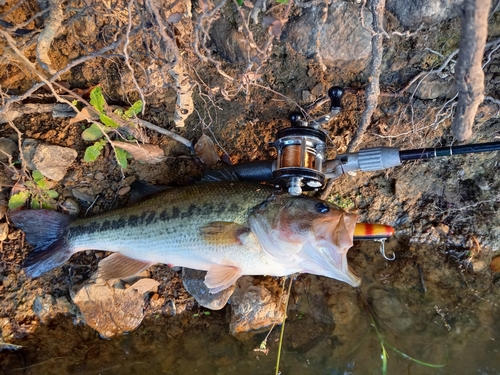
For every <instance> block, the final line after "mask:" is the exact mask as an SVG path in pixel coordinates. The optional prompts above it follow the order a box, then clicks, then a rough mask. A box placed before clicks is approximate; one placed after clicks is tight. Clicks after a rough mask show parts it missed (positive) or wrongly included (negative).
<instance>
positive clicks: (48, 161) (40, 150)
mask: <svg viewBox="0 0 500 375" xmlns="http://www.w3.org/2000/svg"><path fill="white" fill-rule="evenodd" d="M77 155H78V153H77V152H76V151H75V150H73V149H71V148H69V147H61V146H54V145H47V144H43V143H42V144H39V145H38V146H37V147H36V150H35V155H34V156H33V164H34V166H35V168H36V169H37V170H38V171H40V172H41V173H42V174H43V175H44V176H45V177H47V178H50V179H51V180H54V181H60V180H62V179H63V177H64V175H65V174H66V171H67V170H68V167H69V166H70V165H71V164H72V163H73V162H74V161H75V159H76V157H77Z"/></svg>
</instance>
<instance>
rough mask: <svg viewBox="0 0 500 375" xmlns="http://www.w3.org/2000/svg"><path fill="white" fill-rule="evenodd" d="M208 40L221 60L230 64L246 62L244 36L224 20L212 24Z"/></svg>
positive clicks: (246, 53)
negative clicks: (210, 40) (209, 39)
mask: <svg viewBox="0 0 500 375" xmlns="http://www.w3.org/2000/svg"><path fill="white" fill-rule="evenodd" d="M210 38H211V39H212V41H213V42H214V44H215V47H216V49H217V53H218V54H219V55H220V57H222V58H223V59H225V60H227V61H229V62H231V63H234V62H243V61H246V59H247V55H248V52H247V46H246V44H245V36H244V35H243V33H241V32H239V31H238V30H236V28H235V27H234V26H232V25H231V24H230V23H228V22H227V20H225V19H224V18H220V19H219V20H218V21H215V22H214V23H213V26H212V28H211V29H210Z"/></svg>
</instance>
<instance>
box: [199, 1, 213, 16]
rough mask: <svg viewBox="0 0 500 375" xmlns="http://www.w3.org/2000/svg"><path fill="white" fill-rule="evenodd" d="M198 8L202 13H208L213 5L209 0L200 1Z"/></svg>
mask: <svg viewBox="0 0 500 375" xmlns="http://www.w3.org/2000/svg"><path fill="white" fill-rule="evenodd" d="M200 8H201V10H202V11H203V13H208V12H209V11H210V10H211V9H212V8H213V4H212V2H211V1H210V0H200Z"/></svg>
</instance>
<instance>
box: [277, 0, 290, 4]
mask: <svg viewBox="0 0 500 375" xmlns="http://www.w3.org/2000/svg"><path fill="white" fill-rule="evenodd" d="M276 2H277V3H278V4H288V0H276Z"/></svg>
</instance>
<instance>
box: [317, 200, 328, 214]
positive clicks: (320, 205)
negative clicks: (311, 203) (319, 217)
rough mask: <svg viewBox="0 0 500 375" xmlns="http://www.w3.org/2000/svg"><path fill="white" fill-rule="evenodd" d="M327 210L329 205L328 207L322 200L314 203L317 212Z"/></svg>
mask: <svg viewBox="0 0 500 375" xmlns="http://www.w3.org/2000/svg"><path fill="white" fill-rule="evenodd" d="M328 211H330V207H328V206H327V205H326V204H324V203H323V202H318V203H316V212H319V213H320V214H326V213H327V212H328Z"/></svg>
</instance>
